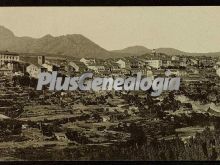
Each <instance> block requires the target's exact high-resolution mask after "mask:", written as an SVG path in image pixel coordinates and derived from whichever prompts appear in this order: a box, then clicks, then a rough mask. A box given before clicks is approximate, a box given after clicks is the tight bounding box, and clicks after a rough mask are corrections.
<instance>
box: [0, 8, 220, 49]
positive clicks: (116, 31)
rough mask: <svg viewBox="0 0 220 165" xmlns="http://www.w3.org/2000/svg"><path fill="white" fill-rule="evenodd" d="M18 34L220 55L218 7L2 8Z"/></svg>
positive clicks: (0, 14) (3, 20)
mask: <svg viewBox="0 0 220 165" xmlns="http://www.w3.org/2000/svg"><path fill="white" fill-rule="evenodd" d="M0 25H2V26H4V27H6V28H8V29H10V30H11V31H13V32H14V34H15V35H16V36H19V37H21V36H30V37H34V38H40V37H43V36H44V35H46V34H51V35H53V36H60V35H66V34H82V35H84V36H85V37H87V38H89V39H91V40H92V41H94V42H95V43H97V44H98V45H100V46H101V47H103V48H105V49H107V50H116V49H123V48H125V47H128V46H135V45H142V46H145V47H147V48H149V49H154V48H160V47H172V48H176V49H179V50H182V51H187V52H216V51H220V7H204V6H203V7H193V6H191V7H0Z"/></svg>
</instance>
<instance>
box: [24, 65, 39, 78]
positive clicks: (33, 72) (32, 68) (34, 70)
mask: <svg viewBox="0 0 220 165" xmlns="http://www.w3.org/2000/svg"><path fill="white" fill-rule="evenodd" d="M40 71H41V67H40V66H36V65H34V64H30V65H29V66H27V68H26V72H28V73H29V75H30V76H31V77H34V78H38V75H39V73H40Z"/></svg>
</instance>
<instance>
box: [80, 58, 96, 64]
mask: <svg viewBox="0 0 220 165" xmlns="http://www.w3.org/2000/svg"><path fill="white" fill-rule="evenodd" d="M80 62H82V63H84V64H85V65H91V64H95V59H88V60H87V59H85V58H81V59H80Z"/></svg>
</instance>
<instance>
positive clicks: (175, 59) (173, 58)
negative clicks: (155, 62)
mask: <svg viewBox="0 0 220 165" xmlns="http://www.w3.org/2000/svg"><path fill="white" fill-rule="evenodd" d="M179 59H180V58H179V57H178V56H172V58H171V60H172V61H179Z"/></svg>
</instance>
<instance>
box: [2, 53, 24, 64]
mask: <svg viewBox="0 0 220 165" xmlns="http://www.w3.org/2000/svg"><path fill="white" fill-rule="evenodd" d="M19 59H20V58H19V55H18V54H17V53H13V52H8V51H1V52H0V65H4V64H5V62H13V61H19Z"/></svg>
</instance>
